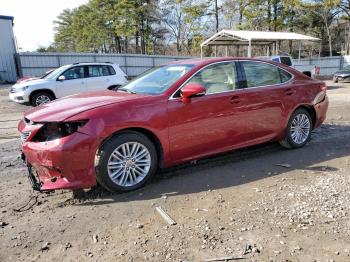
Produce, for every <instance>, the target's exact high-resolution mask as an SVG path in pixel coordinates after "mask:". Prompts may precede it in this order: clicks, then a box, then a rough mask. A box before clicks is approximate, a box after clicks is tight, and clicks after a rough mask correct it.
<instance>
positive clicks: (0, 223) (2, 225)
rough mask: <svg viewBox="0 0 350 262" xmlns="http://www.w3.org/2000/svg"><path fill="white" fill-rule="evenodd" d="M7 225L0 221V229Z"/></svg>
mask: <svg viewBox="0 0 350 262" xmlns="http://www.w3.org/2000/svg"><path fill="white" fill-rule="evenodd" d="M8 224H9V223H7V222H4V221H1V222H0V227H1V228H4V227H6V226H7V225H8Z"/></svg>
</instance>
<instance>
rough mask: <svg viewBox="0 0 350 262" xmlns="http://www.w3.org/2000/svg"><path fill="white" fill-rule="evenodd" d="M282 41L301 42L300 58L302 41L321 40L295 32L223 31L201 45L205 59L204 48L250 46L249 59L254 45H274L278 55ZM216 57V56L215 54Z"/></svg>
mask: <svg viewBox="0 0 350 262" xmlns="http://www.w3.org/2000/svg"><path fill="white" fill-rule="evenodd" d="M281 40H299V41H300V42H299V43H300V44H299V57H300V45H301V41H302V40H304V41H306V40H307V41H320V40H321V39H319V38H316V37H312V36H307V35H302V34H297V33H293V32H270V31H235V30H221V31H220V32H217V33H216V34H214V35H213V36H211V37H210V38H208V39H207V40H205V41H204V42H202V43H201V45H200V46H201V57H203V47H205V46H215V47H216V46H226V55H227V50H228V48H227V47H228V46H238V45H245V46H248V54H247V55H248V57H251V54H252V45H265V46H269V45H270V44H273V45H274V51H275V54H276V55H277V54H278V45H277V42H278V41H281ZM215 56H216V54H215Z"/></svg>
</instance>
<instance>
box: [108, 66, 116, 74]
mask: <svg viewBox="0 0 350 262" xmlns="http://www.w3.org/2000/svg"><path fill="white" fill-rule="evenodd" d="M108 71H109V74H110V75H115V74H116V72H115V70H114V68H113V67H112V66H108Z"/></svg>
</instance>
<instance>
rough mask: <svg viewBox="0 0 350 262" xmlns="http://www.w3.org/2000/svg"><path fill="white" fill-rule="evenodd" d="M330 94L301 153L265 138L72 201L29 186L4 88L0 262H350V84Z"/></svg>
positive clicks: (15, 113) (15, 109) (16, 109)
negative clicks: (143, 182)
mask: <svg viewBox="0 0 350 262" xmlns="http://www.w3.org/2000/svg"><path fill="white" fill-rule="evenodd" d="M328 93H329V98H330V108H329V113H328V117H327V121H326V123H325V124H324V125H323V126H322V127H321V128H319V129H317V130H315V131H314V132H313V134H312V140H311V141H310V142H309V143H308V144H307V146H305V147H304V148H302V149H298V150H285V149H282V148H281V147H280V146H279V145H278V144H276V143H272V144H265V145H260V146H256V147H252V148H248V149H243V150H239V151H235V152H233V153H229V154H223V155H220V156H216V157H212V158H208V159H204V160H200V161H198V163H197V164H196V165H190V164H188V165H184V166H180V167H176V168H172V169H169V170H165V171H163V172H162V173H161V174H159V175H158V176H157V177H156V178H155V179H154V181H153V183H152V184H150V185H148V186H146V187H145V188H142V189H140V190H138V191H136V192H131V193H126V194H115V195H112V194H109V193H107V192H105V191H103V190H101V189H99V188H97V189H94V190H90V191H87V192H86V196H85V197H84V198H82V199H74V198H73V197H72V194H71V193H70V192H67V191H56V192H54V193H51V194H37V193H33V192H32V191H31V190H30V188H29V185H28V182H27V179H26V177H25V176H24V174H25V167H24V166H23V165H22V164H21V161H20V160H19V158H18V154H19V151H18V147H19V143H18V141H17V139H16V140H13V139H12V138H13V137H15V136H17V134H16V131H15V126H16V124H14V123H16V121H17V120H18V119H20V117H21V114H22V111H23V110H24V109H25V108H26V107H25V106H20V105H15V104H13V103H10V102H8V101H7V97H6V95H7V93H6V90H5V89H0V100H1V111H0V121H2V122H3V123H4V125H3V127H4V129H2V132H3V133H1V139H0V148H1V150H0V178H1V179H2V181H3V183H1V185H0V199H1V200H2V201H1V203H0V261H205V260H206V259H210V258H220V257H221V258H224V257H226V258H237V259H238V258H242V259H244V261H350V236H349V235H350V220H349V212H350V210H349V209H350V180H349V177H348V175H349V170H350V156H349V154H350V142H349V139H350V84H336V85H335V84H332V83H329V92H328ZM7 120H16V121H7ZM12 122H14V123H12ZM4 130H5V131H6V132H5V131H4ZM11 139H12V140H11ZM278 164H282V166H281V165H278ZM286 164H287V165H286ZM157 206H161V207H162V208H163V209H164V210H165V211H166V212H167V213H168V214H169V215H170V216H171V217H172V218H173V219H174V220H175V221H176V225H167V224H166V223H165V222H164V220H163V219H162V218H161V216H160V215H159V214H158V213H157V212H156V210H155V207H157Z"/></svg>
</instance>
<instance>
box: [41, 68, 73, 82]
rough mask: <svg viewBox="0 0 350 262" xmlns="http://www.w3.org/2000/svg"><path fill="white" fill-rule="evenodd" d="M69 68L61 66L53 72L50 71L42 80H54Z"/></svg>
mask: <svg viewBox="0 0 350 262" xmlns="http://www.w3.org/2000/svg"><path fill="white" fill-rule="evenodd" d="M68 67H69V66H68V65H67V66H61V67H59V68H56V69H55V70H53V71H51V72H50V73H48V74H46V75H44V76H42V77H41V78H42V79H55V78H57V77H58V76H59V75H60V74H61V73H62V72H63V71H65V70H66V69H67V68H68Z"/></svg>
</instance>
